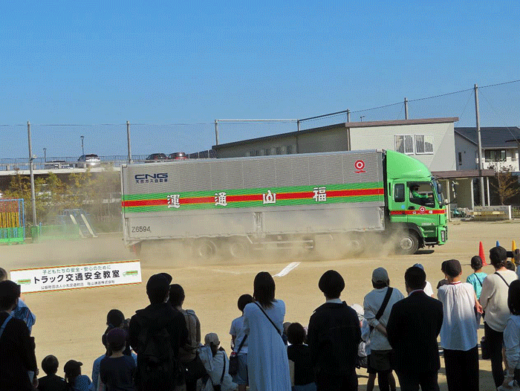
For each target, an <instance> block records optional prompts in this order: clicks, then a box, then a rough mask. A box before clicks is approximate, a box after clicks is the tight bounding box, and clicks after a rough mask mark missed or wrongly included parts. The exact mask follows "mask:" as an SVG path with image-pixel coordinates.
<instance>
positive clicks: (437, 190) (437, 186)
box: [432, 178, 443, 205]
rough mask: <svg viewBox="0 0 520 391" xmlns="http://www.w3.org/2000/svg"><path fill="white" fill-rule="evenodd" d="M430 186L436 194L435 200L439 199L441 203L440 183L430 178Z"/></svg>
mask: <svg viewBox="0 0 520 391" xmlns="http://www.w3.org/2000/svg"><path fill="white" fill-rule="evenodd" d="M432 187H433V190H434V193H435V194H436V196H437V200H438V201H439V205H442V202H443V201H442V185H441V184H440V183H439V182H437V180H436V179H434V178H432Z"/></svg>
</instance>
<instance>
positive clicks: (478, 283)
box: [466, 255, 487, 299]
mask: <svg viewBox="0 0 520 391" xmlns="http://www.w3.org/2000/svg"><path fill="white" fill-rule="evenodd" d="M471 268H472V269H473V274H470V275H469V276H468V278H466V282H467V283H469V284H471V285H472V286H473V289H475V293H476V295H477V299H480V294H481V293H482V283H483V282H484V278H486V277H487V274H486V273H484V272H483V271H482V259H481V258H480V257H479V256H478V255H475V256H474V257H473V258H471Z"/></svg>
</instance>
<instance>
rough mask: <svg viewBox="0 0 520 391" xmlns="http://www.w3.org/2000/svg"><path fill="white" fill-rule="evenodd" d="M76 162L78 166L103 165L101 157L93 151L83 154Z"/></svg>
mask: <svg viewBox="0 0 520 391" xmlns="http://www.w3.org/2000/svg"><path fill="white" fill-rule="evenodd" d="M78 162H80V163H76V167H80V168H87V167H97V166H99V165H101V159H100V158H99V156H98V155H96V154H94V153H91V154H89V155H81V156H80V157H79V159H78Z"/></svg>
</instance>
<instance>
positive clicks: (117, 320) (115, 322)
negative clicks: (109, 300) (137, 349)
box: [101, 309, 131, 356]
mask: <svg viewBox="0 0 520 391" xmlns="http://www.w3.org/2000/svg"><path fill="white" fill-rule="evenodd" d="M129 323H130V319H125V315H124V314H123V313H122V312H121V311H120V310H116V309H114V310H110V311H108V314H107V329H106V330H105V333H104V334H103V336H102V337H101V342H103V345H105V346H107V355H108V356H110V354H111V352H110V351H108V344H107V341H106V338H107V335H108V333H109V331H110V330H112V329H115V328H120V329H124V330H125V331H126V333H127V335H128V324H129ZM123 353H124V354H125V355H127V356H130V354H131V350H130V344H129V343H128V341H127V343H126V348H125V351H124V352H123Z"/></svg>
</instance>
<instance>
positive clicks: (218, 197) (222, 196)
mask: <svg viewBox="0 0 520 391" xmlns="http://www.w3.org/2000/svg"><path fill="white" fill-rule="evenodd" d="M215 206H227V194H226V192H224V191H221V192H220V193H215Z"/></svg>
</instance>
